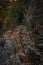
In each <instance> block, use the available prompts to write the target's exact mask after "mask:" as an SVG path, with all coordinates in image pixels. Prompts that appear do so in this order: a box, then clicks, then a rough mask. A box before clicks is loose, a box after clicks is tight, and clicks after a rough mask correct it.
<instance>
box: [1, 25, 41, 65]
mask: <svg viewBox="0 0 43 65" xmlns="http://www.w3.org/2000/svg"><path fill="white" fill-rule="evenodd" d="M10 32H11V31H7V32H6V33H5V34H4V39H5V45H4V47H1V48H2V49H4V50H3V51H2V52H3V53H4V52H5V53H4V54H5V56H3V55H4V54H3V55H2V57H3V58H2V57H1V58H2V59H4V58H5V59H6V60H5V61H4V62H3V64H1V65H4V64H6V65H15V64H16V65H18V64H20V65H26V64H27V65H37V64H40V52H39V49H38V48H37V47H36V46H35V44H36V43H35V41H34V39H33V38H32V32H31V31H30V32H28V30H27V28H26V26H24V25H22V26H21V25H20V26H17V27H16V28H15V31H13V32H11V33H10ZM9 34H11V35H9ZM6 53H7V54H6ZM0 54H1V53H0ZM25 58H26V59H25ZM41 59H42V56H41ZM2 61H3V60H2ZM2 61H1V62H2Z"/></svg>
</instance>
